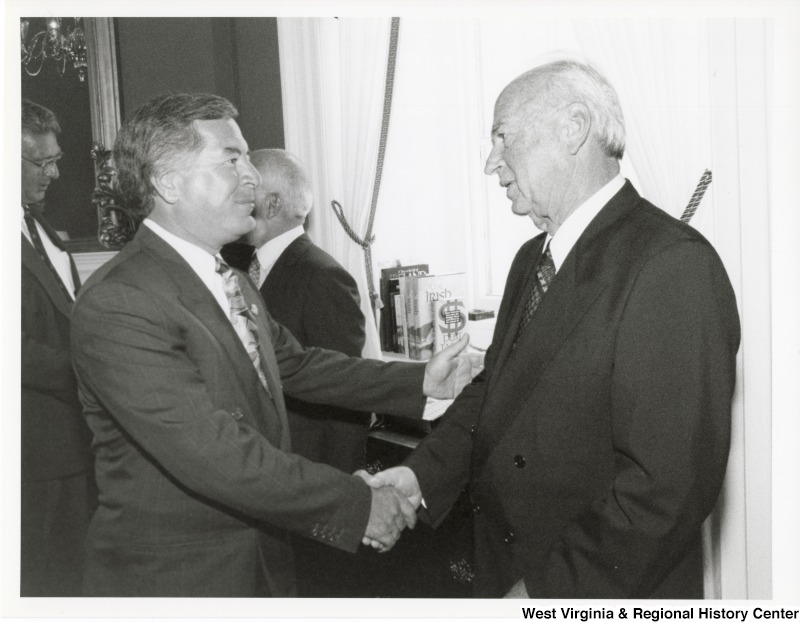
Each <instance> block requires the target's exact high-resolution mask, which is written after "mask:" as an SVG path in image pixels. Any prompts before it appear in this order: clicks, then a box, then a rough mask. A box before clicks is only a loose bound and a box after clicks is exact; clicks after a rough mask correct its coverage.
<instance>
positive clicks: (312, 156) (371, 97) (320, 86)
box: [278, 17, 391, 358]
mask: <svg viewBox="0 0 800 622" xmlns="http://www.w3.org/2000/svg"><path fill="white" fill-rule="evenodd" d="M390 26H391V19H390V18H352V17H346V18H345V17H342V18H339V19H335V18H278V44H279V50H280V67H281V88H282V94H283V116H284V128H285V130H284V131H285V137H286V149H287V150H288V151H290V152H292V153H294V154H295V155H296V156H298V157H299V158H300V159H301V160H302V161H303V162H304V163H305V165H306V167H307V169H308V171H309V174H310V176H311V179H312V184H313V187H314V204H315V208H314V210H313V211H312V212H311V216H310V222H309V235H310V236H311V238H312V239H313V240H314V242H315V243H316V244H317V245H319V246H320V247H321V248H322V249H324V250H326V251H327V252H328V253H330V254H331V255H332V256H333V257H334V258H336V260H337V261H339V262H340V263H341V264H342V265H343V266H344V267H345V268H346V269H347V270H348V271H349V272H350V274H352V275H353V277H354V278H355V280H356V283H357V284H358V289H359V292H360V294H361V310H362V312H363V313H364V317H365V318H366V333H367V339H366V344H365V346H364V352H363V354H364V356H366V357H371V358H380V356H381V354H380V342H379V339H378V332H377V329H376V325H375V317H374V314H373V311H372V308H371V300H370V297H369V290H368V287H367V278H368V275H367V273H366V268H365V266H364V253H363V250H362V249H361V247H360V246H358V245H357V244H356V243H354V242H353V241H352V240H351V239H350V238H349V237H348V236H347V234H346V233H345V232H344V230H343V229H342V226H341V224H340V223H339V221H338V220H337V219H336V216H335V214H334V213H333V210H332V209H331V207H330V203H331V201H332V200H334V199H335V200H337V201H338V202H339V203H340V204H341V205H342V208H343V210H344V213H345V216H346V217H347V220H348V222H349V223H350V226H351V227H352V228H353V229H354V230H355V231H356V233H358V234H359V235H361V236H363V234H364V232H365V231H366V227H367V222H368V220H369V209H370V201H371V198H372V188H373V183H374V181H375V173H376V163H377V157H378V144H379V139H380V129H381V116H382V114H383V92H384V85H385V75H386V64H387V59H388V49H389V33H390ZM371 277H372V275H369V278H371Z"/></svg>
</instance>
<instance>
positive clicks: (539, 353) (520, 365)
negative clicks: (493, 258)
mask: <svg viewBox="0 0 800 622" xmlns="http://www.w3.org/2000/svg"><path fill="white" fill-rule="evenodd" d="M639 200H640V197H639V195H638V193H637V192H636V191H635V190H634V189H633V186H632V185H631V184H630V182H627V183H626V185H625V186H624V187H623V188H622V190H620V192H618V193H617V194H616V195H615V196H614V197H613V198H612V199H611V200H610V201H609V202H608V203H607V204H606V206H605V207H604V208H603V209H602V210H601V211H600V213H599V214H598V215H597V216H596V217H595V219H594V220H593V221H592V222H591V223H590V224H589V226H588V227H587V228H586V230H585V231H584V232H583V234H582V235H581V237H580V238H579V239H578V240H577V242H576V243H575V245H574V246H573V248H572V250H571V251H570V252H569V254H568V255H567V257H566V259H565V260H564V263H563V265H562V266H561V268H560V269H559V271H558V273H557V274H556V277H555V278H554V279H553V281H552V283H551V284H550V287H549V288H548V290H547V294H545V296H544V298H542V301H541V303H540V304H539V307H538V308H537V310H536V313H535V314H534V316H533V319H532V320H531V322H530V324H529V325H528V327H527V328H526V330H525V331H523V333H522V334H521V335H520V338H519V340H518V342H517V345H516V347H514V348H513V349H512V344H513V339H514V335H515V333H516V327H517V326H518V324H519V317H520V314H521V307H522V304H521V303H520V302H517V305H516V306H517V307H518V308H517V309H515V312H514V313H513V314H512V316H511V317H513V320H512V321H511V322H510V324H509V326H508V328H507V330H506V333H505V339H504V341H503V346H502V350H501V354H500V355H499V357H498V363H499V364H498V366H497V367H496V369H495V370H494V372H493V374H492V379H491V381H490V382H491V383H490V385H489V392H488V395H487V400H486V403H485V404H484V409H485V410H490V411H493V412H496V413H498V414H497V416H495V417H493V418H492V419H491V420H489V421H485V422H482V423H481V427H482V429H483V431H484V434H482V435H481V443H480V449H481V450H482V451H480V452H479V453H478V454H477V455H476V458H478V462H480V461H481V459H485V458H486V457H487V456H488V452H489V451H490V450H491V448H492V447H494V446H496V444H497V442H498V441H499V439H500V438H501V437H502V436H503V435H504V434H505V432H506V431H507V430H508V429H509V425H510V424H511V422H512V421H513V420H514V419H515V418H516V417H518V416H519V415H520V413H522V412H523V407H524V405H525V403H526V402H527V400H528V399H529V398H530V396H531V394H532V393H533V392H534V391H535V389H536V387H537V385H538V384H539V381H540V379H541V377H542V375H543V374H544V372H545V371H546V370H547V367H548V365H549V364H550V363H551V362H552V360H553V359H554V358H555V356H556V354H558V352H559V350H560V349H561V347H562V346H563V344H564V342H565V341H566V340H567V339H568V338H569V336H570V334H571V333H572V331H573V330H574V329H575V326H576V325H577V324H578V322H580V320H581V318H582V317H583V316H584V315H585V314H586V312H587V311H588V310H589V308H590V307H591V306H592V304H593V303H594V302H595V300H597V298H598V296H599V295H600V294H601V292H602V291H603V290H604V289H605V288H606V287H607V286H608V284H609V271H608V270H604V265H603V260H602V253H603V250H604V249H605V248H606V246H607V244H608V242H607V239H606V238H607V235H608V234H609V233H612V232H613V229H614V227H615V226H616V225H617V221H618V220H619V219H621V218H623V217H624V215H625V214H627V213H628V211H629V210H630V209H632V208H633V207H634V206H635V205H636V203H638V201H639ZM542 240H544V238H542ZM537 248H538V249H539V251H541V244H539V245H538V247H537ZM536 256H537V257H538V255H536ZM527 283H528V286H530V277H529V278H528V281H527ZM526 291H527V290H526ZM518 298H519V297H518ZM503 354H505V356H503ZM526 412H527V411H526ZM479 456H480V457H479Z"/></svg>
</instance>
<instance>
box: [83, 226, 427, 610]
mask: <svg viewBox="0 0 800 622" xmlns="http://www.w3.org/2000/svg"><path fill="white" fill-rule="evenodd" d="M239 281H240V283H241V286H242V291H243V294H244V297H245V300H246V302H247V304H248V306H251V307H252V308H253V309H255V313H256V323H257V326H258V330H259V335H260V339H261V352H262V363H263V370H264V373H265V375H266V377H267V381H268V385H269V390H270V393H268V392H267V391H266V390H265V389H264V387H263V386H262V385H261V383H260V382H259V380H258V376H257V374H256V372H255V370H254V368H253V365H252V363H251V361H250V359H249V357H248V356H247V353H246V352H245V350H244V348H243V346H242V344H241V342H240V341H239V339H238V337H237V335H236V333H235V331H234V330H233V328H232V326H231V324H230V322H229V320H228V318H227V317H226V315H225V314H224V312H223V311H222V310H221V309H220V307H219V305H218V304H217V302H216V300H215V299H214V298H213V296H212V295H211V293H210V292H209V291H208V289H207V288H206V287H205V285H204V284H203V283H202V282H201V281H200V279H199V278H198V277H197V275H196V274H195V273H194V271H193V270H192V269H191V268H190V266H189V265H188V264H186V262H185V261H184V260H183V258H181V257H180V255H179V254H178V253H177V252H176V251H174V250H173V249H172V248H171V247H170V246H169V245H168V244H167V243H166V242H164V241H163V240H162V239H161V238H159V237H158V236H157V235H155V234H154V233H152V232H151V231H150V230H149V229H148V228H147V227H141V228H140V230H139V232H138V233H137V235H136V237H135V238H134V240H133V241H132V242H130V243H129V244H128V245H127V246H126V247H125V248H124V249H123V250H122V251H121V252H120V253H119V254H118V255H117V256H116V257H115V258H114V259H112V260H111V261H110V262H109V263H108V264H106V265H105V266H103V267H102V268H101V269H100V270H98V271H97V273H95V274H94V275H93V276H92V278H90V279H89V281H88V282H87V283H86V285H85V286H84V288H83V289H82V291H81V295H80V296H79V297H78V300H77V301H76V304H75V310H74V313H73V336H72V343H73V352H74V362H75V367H76V370H77V373H78V378H79V383H80V391H81V399H82V402H83V404H84V413H85V415H86V417H87V418H88V421H89V425H90V427H91V428H92V431H93V432H94V435H95V442H94V449H95V452H96V455H97V478H98V486H99V489H100V508H99V510H98V511H97V513H96V515H95V518H94V520H93V522H92V525H91V528H90V536H89V561H88V570H87V579H86V582H85V585H86V589H87V593H88V594H92V595H106V596H157V595H158V596H245V597H247V596H257V595H271V596H291V595H293V594H294V572H293V564H292V554H291V549H290V548H289V546H288V541H287V540H288V538H287V534H286V532H287V531H294V532H296V533H299V534H302V535H305V536H307V537H310V538H313V539H315V540H318V541H321V542H326V543H328V544H330V545H332V546H335V547H338V548H342V549H345V550H350V551H353V550H355V549H356V548H357V547H358V545H359V542H360V539H361V537H362V535H363V533H364V530H365V528H366V524H367V520H368V517H369V511H370V498H371V494H370V491H369V489H368V488H367V486H366V485H365V484H364V482H363V481H361V480H360V479H359V478H357V477H355V476H351V475H348V474H344V473H341V472H340V471H337V470H335V469H333V468H331V467H328V466H326V465H319V464H313V463H311V462H309V461H307V460H305V459H303V458H301V457H299V456H296V455H293V454H290V453H287V451H286V450H287V449H288V447H289V431H288V426H287V421H286V408H285V404H284V399H283V394H284V392H285V393H287V394H290V395H296V396H302V397H303V398H304V399H305V400H308V401H311V402H321V403H331V404H335V405H338V406H344V407H349V408H356V409H359V410H372V409H381V410H385V409H388V410H389V411H391V412H396V413H398V414H408V413H416V412H418V411H420V410H421V409H422V407H423V405H424V398H423V396H422V393H421V386H422V375H423V369H422V368H421V366H415V365H410V364H409V365H399V364H382V363H379V362H375V361H364V360H361V359H353V358H348V357H346V356H344V355H342V354H339V353H333V352H330V351H327V350H321V349H304V348H302V346H300V344H299V343H298V342H297V341H296V340H295V339H294V338H293V337H292V335H291V334H290V333H289V331H287V330H286V329H285V328H283V327H282V326H281V325H279V324H277V323H276V322H275V321H274V320H273V319H272V318H271V317H270V315H269V313H268V312H267V311H266V309H265V308H264V305H263V302H262V301H261V298H260V296H259V295H258V292H257V291H256V290H255V288H254V287H253V285H252V283H251V282H250V281H249V279H247V278H246V277H245V276H244V275H243V274H241V273H240V275H239ZM270 394H271V395H270Z"/></svg>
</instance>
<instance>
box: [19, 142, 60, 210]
mask: <svg viewBox="0 0 800 622" xmlns="http://www.w3.org/2000/svg"><path fill="white" fill-rule="evenodd" d="M60 154H61V148H60V147H59V146H58V139H56V135H55V134H54V133H53V132H47V133H46V134H31V133H30V132H26V131H24V130H23V132H22V158H23V159H22V204H23V205H30V204H32V203H40V202H41V201H43V200H44V197H45V194H47V189H48V188H49V187H50V182H52V181H53V180H54V179H58V164H56V163H55V162H51V163H50V164H47V165H46V166H45V167H44V169H42V167H41V166H37V164H35V163H36V162H38V163H42V162H46V161H48V160H52V159H53V158H55V157H56V156H58V155H60ZM29 160H32V161H33V162H29Z"/></svg>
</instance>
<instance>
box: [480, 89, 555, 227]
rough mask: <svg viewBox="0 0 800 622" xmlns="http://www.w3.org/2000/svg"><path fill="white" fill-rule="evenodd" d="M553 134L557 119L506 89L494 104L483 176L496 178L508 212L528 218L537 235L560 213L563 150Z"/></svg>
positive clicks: (517, 92)
mask: <svg viewBox="0 0 800 622" xmlns="http://www.w3.org/2000/svg"><path fill="white" fill-rule="evenodd" d="M512 86H513V85H512ZM557 130H558V124H557V120H556V118H555V116H553V115H551V114H549V111H545V110H542V109H541V108H540V107H538V106H536V105H535V104H534V103H533V102H532V101H531V100H530V97H529V96H525V95H523V94H522V93H521V92H520V91H519V90H518V89H513V88H507V89H506V90H505V91H504V92H503V93H501V95H500V97H499V98H498V99H497V103H496V104H495V111H494V122H493V124H492V151H491V153H490V154H489V157H488V158H487V160H486V167H485V169H484V172H485V173H486V174H487V175H492V174H496V175H497V176H498V180H499V182H500V185H501V186H503V187H504V188H506V196H507V197H508V198H509V199H510V200H511V210H512V211H513V212H514V213H515V214H519V215H521V216H530V217H531V219H532V220H533V222H534V224H535V225H536V226H537V227H538V228H540V229H545V228H546V227H547V221H548V219H549V217H550V216H552V215H554V213H555V212H556V211H557V210H558V207H559V206H560V202H559V198H560V194H561V193H562V192H563V188H560V187H559V186H560V185H561V184H560V183H559V182H560V180H562V179H564V175H563V163H564V160H563V155H562V154H563V147H562V145H561V143H560V141H559V140H558V135H557Z"/></svg>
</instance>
